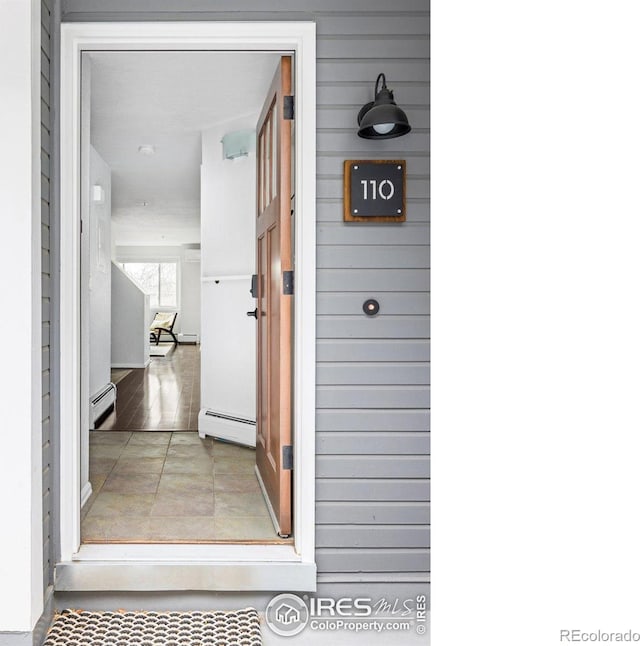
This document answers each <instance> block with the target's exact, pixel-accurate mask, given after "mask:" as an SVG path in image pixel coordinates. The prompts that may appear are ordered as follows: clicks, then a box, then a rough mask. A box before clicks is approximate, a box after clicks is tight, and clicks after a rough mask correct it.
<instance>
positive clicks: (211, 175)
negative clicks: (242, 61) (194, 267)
mask: <svg viewBox="0 0 640 646" xmlns="http://www.w3.org/2000/svg"><path fill="white" fill-rule="evenodd" d="M258 116H259V114H258V113H256V114H253V115H250V116H248V117H247V116H245V117H243V118H240V119H237V120H235V121H230V122H227V123H225V124H224V125H223V126H217V127H215V128H211V129H210V130H206V131H205V132H203V133H202V168H201V177H200V186H201V196H202V197H201V206H200V209H201V211H200V231H201V236H200V245H201V248H202V276H203V277H207V276H217V275H226V276H228V275H238V274H252V273H253V268H254V265H255V227H256V224H255V199H256V160H255V152H251V153H249V156H248V157H239V158H237V159H235V160H230V159H223V157H222V144H221V143H220V140H221V139H222V137H223V136H224V135H225V134H227V133H228V132H233V131H235V130H244V129H248V128H255V127H256V123H257V121H258Z"/></svg>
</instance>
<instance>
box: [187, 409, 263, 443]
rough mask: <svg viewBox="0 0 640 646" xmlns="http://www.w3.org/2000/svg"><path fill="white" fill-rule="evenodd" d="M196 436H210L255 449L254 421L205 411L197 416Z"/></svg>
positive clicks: (209, 410)
mask: <svg viewBox="0 0 640 646" xmlns="http://www.w3.org/2000/svg"><path fill="white" fill-rule="evenodd" d="M198 435H199V436H200V437H205V435H210V436H211V437H215V438H217V439H219V440H224V441H225V442H232V443H233V444H242V445H243V446H252V447H255V445H256V421H255V420H252V419H246V418H244V417H237V416H235V415H230V414H228V413H225V412H222V411H215V410H211V409H205V410H201V411H200V413H199V414H198Z"/></svg>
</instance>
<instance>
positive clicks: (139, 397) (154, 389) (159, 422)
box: [99, 345, 200, 431]
mask: <svg viewBox="0 0 640 646" xmlns="http://www.w3.org/2000/svg"><path fill="white" fill-rule="evenodd" d="M117 388H118V400H117V407H116V411H115V412H114V413H112V414H111V415H109V417H107V418H106V419H105V421H104V422H103V423H102V424H101V425H100V426H99V430H101V431H197V430H198V411H199V410H200V346H197V345H178V346H177V347H176V348H175V349H174V350H173V351H172V352H170V353H169V355H168V356H167V357H151V363H150V364H149V366H148V367H147V368H137V369H133V370H132V371H131V372H130V373H129V374H128V375H127V376H126V377H125V378H124V379H122V380H121V381H119V382H118V384H117Z"/></svg>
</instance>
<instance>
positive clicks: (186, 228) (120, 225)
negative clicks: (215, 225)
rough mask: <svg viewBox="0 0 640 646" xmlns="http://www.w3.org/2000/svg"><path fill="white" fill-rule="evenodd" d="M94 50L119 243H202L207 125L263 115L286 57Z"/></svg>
mask: <svg viewBox="0 0 640 646" xmlns="http://www.w3.org/2000/svg"><path fill="white" fill-rule="evenodd" d="M89 56H90V58H91V143H92V144H93V146H94V147H95V148H96V150H97V151H98V152H99V153H100V155H101V156H102V157H103V158H104V160H105V161H106V162H107V164H108V165H109V166H110V168H111V172H112V178H111V180H112V218H113V219H112V221H113V231H112V234H113V236H114V238H115V244H117V245H127V244H129V245H132V244H135V245H141V244H148V245H158V244H166V245H175V244H184V243H193V242H199V240H200V160H201V144H200V142H201V132H202V131H203V130H207V129H209V128H212V127H214V126H216V125H219V124H222V123H224V122H225V121H229V120H231V119H233V118H235V117H240V116H243V115H250V114H256V115H257V113H258V112H259V111H260V108H261V107H262V102H263V100H264V97H265V95H266V93H267V90H268V88H269V84H270V82H271V79H272V77H273V74H274V71H275V68H276V65H277V62H278V58H279V57H278V56H277V55H274V54H260V53H243V52H233V53H226V52H224V53H223V52H100V53H97V52H96V53H91V54H89ZM142 144H151V145H153V146H154V147H155V151H156V152H155V154H154V155H151V156H145V155H142V154H140V153H139V152H138V147H139V146H140V145H142ZM143 202H146V203H147V205H146V206H143Z"/></svg>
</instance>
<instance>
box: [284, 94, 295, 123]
mask: <svg viewBox="0 0 640 646" xmlns="http://www.w3.org/2000/svg"><path fill="white" fill-rule="evenodd" d="M293 108H294V100H293V96H291V95H290V94H287V95H286V96H285V97H284V100H283V110H282V118H283V119H285V120H286V121H291V120H292V119H293Z"/></svg>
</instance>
